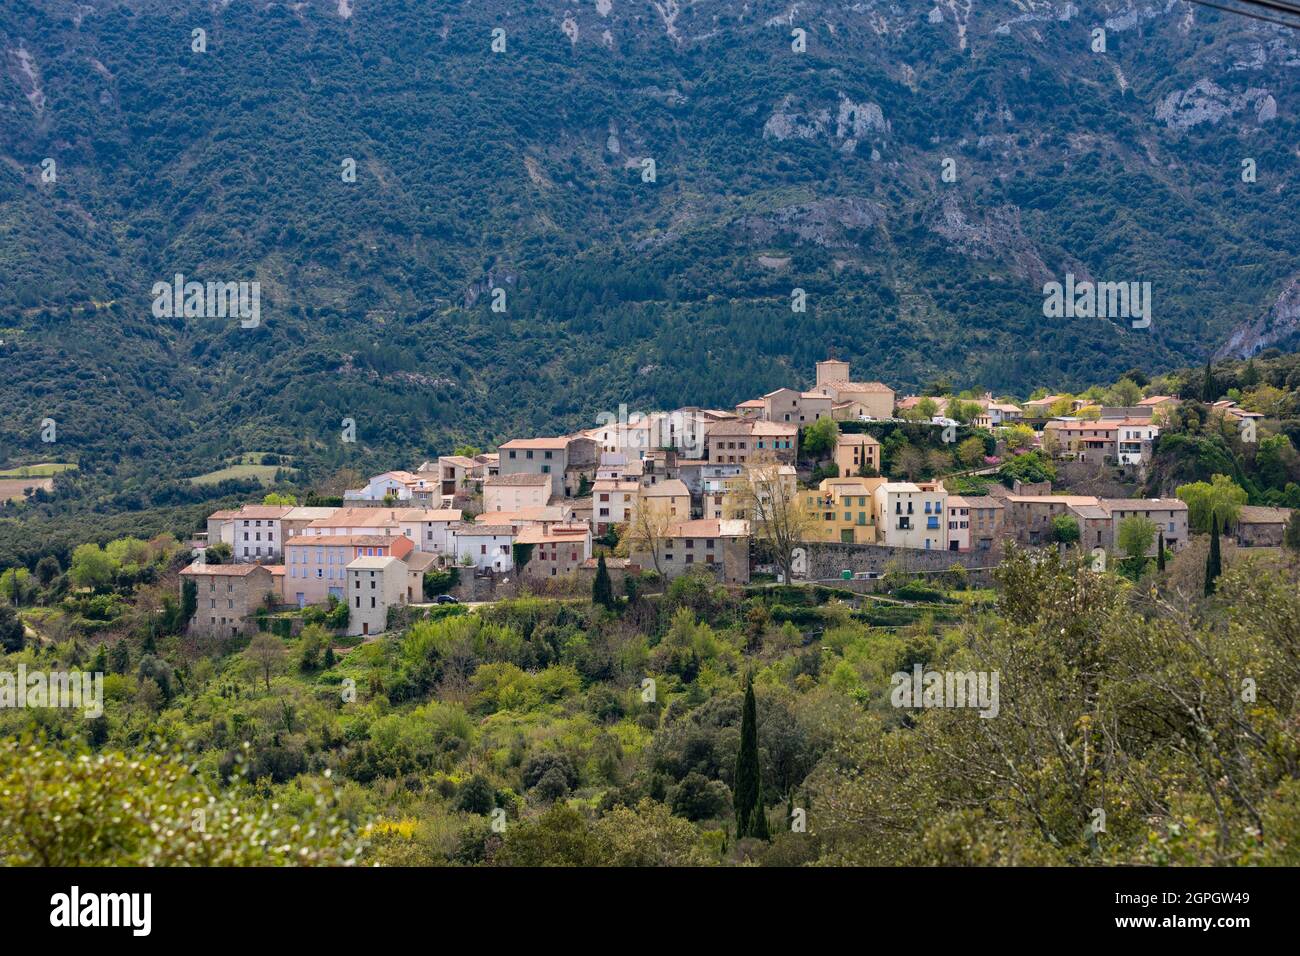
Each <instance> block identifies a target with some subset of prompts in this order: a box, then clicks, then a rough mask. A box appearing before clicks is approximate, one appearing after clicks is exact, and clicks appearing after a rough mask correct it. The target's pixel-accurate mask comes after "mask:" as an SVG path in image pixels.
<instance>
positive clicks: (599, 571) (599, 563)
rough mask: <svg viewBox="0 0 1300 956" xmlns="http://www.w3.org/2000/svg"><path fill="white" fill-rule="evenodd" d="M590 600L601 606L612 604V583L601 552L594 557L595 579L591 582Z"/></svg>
mask: <svg viewBox="0 0 1300 956" xmlns="http://www.w3.org/2000/svg"><path fill="white" fill-rule="evenodd" d="M591 600H592V603H593V604H599V605H600V606H601V607H607V608H613V606H614V584H613V582H611V581H610V579H609V568H607V567H605V556H604V555H603V554H602V555H601V556H600V557H599V558H597V559H596V580H595V581H593V582H592V584H591Z"/></svg>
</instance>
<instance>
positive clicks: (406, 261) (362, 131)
mask: <svg viewBox="0 0 1300 956" xmlns="http://www.w3.org/2000/svg"><path fill="white" fill-rule="evenodd" d="M197 29H201V30H203V31H204V34H205V37H206V52H202V53H199V52H194V51H193V48H192V37H193V31H194V30H197ZM1298 109H1300V32H1297V31H1284V30H1280V29H1275V28H1272V27H1268V26H1264V25H1261V24H1257V23H1253V22H1251V21H1249V20H1244V19H1241V18H1232V17H1228V16H1226V15H1224V14H1220V13H1215V12H1213V11H1206V10H1204V9H1201V8H1195V7H1192V6H1190V5H1188V4H1186V3H1184V2H1181V0H1138V2H1131V0H1102V2H1099V3H1095V4H1089V5H1087V6H1086V7H1085V6H1084V5H1080V4H1076V3H1071V2H1067V0H1050V2H1049V0H1017V2H1016V3H1015V4H1007V3H1005V2H996V3H995V2H988V0H903V2H900V0H852V2H847V0H573V2H565V3H551V2H537V0H474V2H469V0H459V2H458V0H448V2H445V3H438V4H430V3H428V2H426V0H383V2H378V0H346V2H344V0H300V2H295V3H291V4H285V3H281V2H271V0H231V2H225V0H15V2H11V3H5V4H0V209H3V214H2V215H3V219H2V220H0V221H2V224H3V228H0V333H3V335H2V336H0V337H2V338H3V339H4V342H5V346H4V347H5V348H6V349H10V350H13V352H12V354H13V356H14V357H15V359H16V361H15V363H14V367H15V368H16V369H17V371H16V372H15V373H14V374H13V375H12V376H10V377H9V378H8V379H6V380H4V381H3V382H0V409H8V410H9V411H0V441H14V442H26V441H30V429H29V428H27V427H26V422H25V419H24V418H23V414H25V412H23V413H20V412H21V411H22V410H24V409H26V407H27V404H26V403H27V399H28V397H29V396H30V395H32V394H39V395H41V396H42V397H43V399H45V400H47V401H48V402H49V403H51V404H55V405H58V404H60V403H69V404H75V403H79V402H85V403H87V404H88V405H91V406H95V407H97V408H100V409H104V410H105V411H103V413H102V414H103V416H105V417H106V418H107V417H112V418H114V420H116V418H117V417H119V416H121V417H126V418H129V419H131V420H132V421H133V422H134V427H136V428H137V429H138V430H139V431H140V432H141V433H151V432H153V431H154V430H156V429H158V428H159V427H163V428H164V430H166V429H171V430H172V431H175V433H176V434H177V435H178V436H183V434H184V429H180V428H176V427H174V426H175V424H176V422H177V421H178V420H179V419H187V420H192V421H193V422H196V423H211V424H212V425H214V426H215V428H214V430H215V431H219V432H222V433H223V434H224V433H226V432H229V433H230V434H231V435H235V434H238V435H241V436H249V435H258V434H264V433H268V432H271V431H274V434H275V441H276V442H283V441H289V440H290V439H289V438H285V437H284V435H285V434H288V435H290V436H292V435H298V434H299V433H303V434H302V435H301V436H300V437H301V440H302V441H303V442H305V443H313V442H314V443H316V444H318V445H319V444H324V439H320V438H318V436H315V435H314V434H312V433H310V428H308V427H303V428H298V429H297V430H296V431H295V430H294V429H288V430H286V429H284V428H282V427H281V428H278V430H275V429H273V428H272V426H273V425H275V424H276V423H278V422H281V421H282V420H283V418H284V416H285V415H286V414H293V415H301V416H306V414H307V413H306V411H304V409H307V408H311V409H317V410H320V411H319V413H317V412H316V411H313V413H312V414H313V416H314V418H313V419H312V420H313V421H315V420H319V421H321V422H324V421H329V420H335V421H337V419H338V418H340V417H342V416H343V415H344V414H348V412H347V411H346V410H344V409H343V408H341V407H339V406H342V405H346V404H347V403H349V402H357V401H359V402H361V403H365V402H367V401H373V402H374V403H375V407H377V408H383V409H385V414H391V410H392V409H394V408H398V407H402V408H411V407H414V408H415V409H416V411H415V412H412V413H409V416H408V417H409V423H408V422H404V423H403V425H404V426H405V425H408V424H409V428H407V429H406V432H407V434H408V435H415V436H421V437H424V436H439V435H442V434H444V432H443V431H442V430H443V429H449V428H452V427H453V424H454V427H457V428H459V429H461V431H463V432H465V433H466V434H468V433H470V432H472V433H473V434H475V435H476V436H479V437H480V438H488V437H491V436H493V435H495V434H496V430H497V429H504V428H506V427H518V426H519V424H520V418H521V416H522V415H524V414H527V415H529V416H532V415H535V416H536V417H537V418H538V419H539V420H540V421H547V422H549V423H550V424H552V425H553V424H554V421H555V420H556V419H557V418H560V417H563V416H566V415H567V416H571V417H572V418H573V419H575V420H577V419H578V418H579V416H583V415H586V414H587V412H588V411H589V408H588V406H594V405H595V404H597V403H601V402H604V403H606V404H608V403H610V402H612V403H613V404H614V405H615V406H616V405H617V403H618V401H621V400H623V399H625V398H628V397H633V398H634V399H635V400H636V401H644V402H645V403H646V404H647V405H649V404H656V403H660V402H663V403H672V402H675V401H678V400H679V399H680V398H681V397H682V395H683V393H684V392H685V391H686V390H687V389H688V388H689V389H691V390H692V391H693V394H692V399H693V400H696V401H700V402H714V403H718V404H723V405H725V404H726V403H728V402H731V401H735V400H738V399H743V398H746V397H748V395H749V393H750V392H752V391H753V389H754V388H755V387H760V388H763V387H773V386H775V385H776V384H785V383H787V382H789V381H791V380H792V376H794V375H802V374H803V370H804V369H806V368H807V367H810V365H811V361H812V360H813V359H814V358H815V357H816V356H814V355H813V354H812V353H813V351H814V350H816V351H821V350H824V349H825V348H828V347H834V348H836V349H838V350H839V351H840V352H841V354H843V355H845V356H846V357H848V358H852V359H854V360H855V361H858V362H864V363H867V364H869V365H870V367H871V368H872V369H873V374H874V375H875V376H877V377H881V378H885V379H888V380H889V381H891V382H892V383H894V384H896V385H898V386H899V387H901V388H912V387H917V386H919V385H922V384H924V383H925V382H927V381H930V380H932V379H933V378H935V377H938V376H941V375H942V376H947V377H949V378H950V379H952V380H953V381H954V382H957V383H959V384H962V385H965V384H980V385H983V386H985V387H989V388H992V389H994V390H995V391H997V390H1025V391H1027V390H1029V389H1031V388H1033V387H1035V386H1037V385H1040V384H1044V385H1047V384H1050V385H1051V386H1052V387H1076V386H1077V387H1083V386H1086V385H1087V384H1089V383H1090V382H1092V381H1096V380H1104V379H1109V378H1113V377H1115V375H1117V374H1119V373H1121V372H1123V371H1124V370H1126V369H1127V368H1130V367H1133V366H1135V365H1141V366H1144V367H1148V368H1159V367H1162V366H1172V365H1178V364H1186V363H1189V362H1199V361H1201V360H1203V358H1204V357H1205V355H1206V354H1207V353H1208V352H1209V351H1211V350H1213V349H1215V348H1216V347H1218V346H1219V345H1223V348H1224V350H1225V353H1227V352H1234V353H1235V352H1238V351H1241V350H1242V349H1258V348H1260V347H1262V345H1261V343H1279V342H1280V343H1285V342H1286V341H1287V336H1288V335H1289V334H1290V332H1289V331H1288V330H1289V329H1291V328H1292V327H1293V325H1294V321H1295V315H1294V295H1293V294H1289V293H1288V292H1287V291H1286V290H1287V289H1291V288H1293V282H1294V279H1293V276H1294V275H1295V263H1294V261H1293V259H1292V255H1293V253H1294V250H1295V249H1297V248H1300V218H1297V217H1294V216H1292V215H1290V213H1289V206H1288V203H1289V197H1293V196H1294V195H1295V191H1296V189H1297V188H1300V172H1298V171H1297V170H1298V169H1300V165H1298V164H1297V163H1296V161H1295V160H1296V146H1295V144H1296V143H1297V142H1300V120H1298V115H1300V114H1298V112H1297V111H1298ZM47 160H49V161H50V162H51V163H52V164H53V166H52V167H50V168H51V169H52V170H54V171H56V172H57V178H55V179H46V178H44V177H43V173H44V171H45V169H46V168H47V167H46V161H47ZM346 160H351V161H352V162H353V164H354V166H353V168H354V169H355V172H356V176H355V178H354V179H352V180H346V179H343V178H342V177H341V176H340V174H339V170H340V164H342V163H344V162H345V161H346ZM1248 171H1249V175H1247V172H1248ZM1291 205H1293V203H1291ZM178 271H179V272H184V273H186V274H187V275H192V276H193V277H195V278H197V279H200V280H208V279H216V280H225V281H230V280H251V279H257V280H258V281H260V282H261V283H262V286H263V316H264V321H263V324H262V327H261V330H260V331H259V332H258V333H257V334H256V335H255V336H241V335H240V334H237V333H236V332H232V330H231V329H229V328H225V327H222V326H221V325H219V324H217V323H197V322H180V321H178V322H173V323H158V322H156V321H153V320H152V317H151V316H150V314H149V299H148V290H149V288H150V286H151V284H152V283H153V282H154V281H157V280H158V279H159V278H161V277H166V276H170V275H173V274H174V273H175V272H178ZM1067 272H1070V273H1073V274H1074V275H1075V276H1077V277H1080V278H1082V277H1090V278H1091V279H1093V280H1095V281H1099V282H1108V283H1134V282H1150V283H1151V288H1152V297H1153V309H1152V324H1151V326H1150V328H1149V329H1148V330H1143V331H1137V330H1134V329H1132V328H1131V327H1130V325H1129V324H1128V323H1123V322H1114V321H1111V320H1109V319H1108V318H1105V317H1101V318H1097V319H1093V320H1072V321H1061V320H1050V319H1046V318H1045V316H1044V314H1043V291H1042V290H1043V286H1044V284H1045V283H1047V282H1049V281H1051V280H1061V279H1063V277H1064V275H1065V273H1067ZM1288 283H1292V285H1288ZM795 287H798V288H801V289H803V290H805V291H806V293H807V295H808V303H809V307H808V311H807V312H806V313H792V312H791V310H790V306H789V301H790V292H791V289H792V288H795ZM496 289H501V290H503V291H504V293H505V295H504V303H505V306H506V310H507V311H505V312H496V311H492V303H494V302H501V301H502V297H501V296H500V295H496V294H495V293H494V291H493V290H496ZM380 315H382V316H383V317H384V321H383V322H376V321H371V320H370V319H369V318H368V317H372V316H380ZM738 336H739V337H740V339H741V340H743V341H744V342H745V343H746V345H747V346H748V348H747V349H746V361H745V363H735V364H734V365H728V366H727V367H726V368H725V369H724V370H721V371H719V365H718V363H717V362H716V356H718V355H724V354H733V353H734V349H735V347H736V346H735V343H736V341H737V340H738V338H737V337H738ZM883 342H887V343H888V348H886V349H883V350H882V349H881V348H880V343H883ZM1223 343H1227V344H1226V345H1225V344H1223ZM96 349H99V350H100V352H103V351H104V350H107V351H109V352H110V353H111V360H112V363H115V364H114V365H113V374H106V373H105V372H104V369H103V367H102V365H103V363H104V362H105V361H106V359H105V358H104V355H102V354H99V352H96ZM304 355H307V356H310V358H309V359H304V358H303V356H304ZM344 355H349V356H354V362H355V365H356V367H357V368H358V369H361V368H367V367H368V368H373V369H374V370H375V371H376V372H378V373H379V374H378V376H377V378H376V381H379V382H386V381H389V380H391V376H392V373H394V372H402V373H409V374H408V375H407V378H406V379H404V381H409V382H415V383H421V382H429V383H440V382H449V381H450V382H456V383H457V387H458V389H459V390H460V391H461V393H462V394H460V395H458V396H456V398H455V399H454V400H453V399H452V398H451V397H450V396H448V395H445V394H441V393H439V392H438V390H437V389H436V388H434V387H432V386H430V387H429V388H427V389H425V388H424V386H422V385H421V386H418V387H417V386H413V387H412V388H413V389H414V391H415V392H416V393H417V394H416V401H415V402H414V404H412V402H411V401H410V400H409V399H410V396H409V392H410V391H411V390H412V389H407V391H406V392H403V393H402V394H401V395H391V396H390V395H384V396H381V397H377V396H373V395H370V394H369V393H367V392H366V391H365V390H364V389H365V387H366V386H364V385H363V386H360V388H361V389H362V390H361V391H357V390H356V389H353V390H352V391H350V392H348V393H346V394H344V393H340V392H339V391H338V390H337V389H336V388H335V384H336V383H335V382H334V381H333V380H331V379H330V378H329V377H328V374H327V372H326V371H322V370H328V369H332V368H337V367H339V365H340V364H341V363H342V362H343V358H342V356H344ZM597 356H598V358H597ZM367 362H369V363H370V364H369V365H367ZM119 366H120V367H119ZM647 367H654V368H655V369H656V372H655V374H653V375H638V374H637V369H641V368H647ZM864 367H865V366H864ZM69 369H72V370H73V371H72V372H71V373H69ZM83 371H84V372H85V374H78V373H79V372H83ZM290 376H292V377H293V379H294V381H295V382H296V383H298V384H300V385H303V383H306V385H305V387H304V388H300V389H298V390H297V392H298V393H302V392H304V391H305V392H306V393H307V394H308V395H309V396H310V397H309V398H297V399H293V400H291V398H290V396H289V395H287V394H286V393H285V390H284V389H283V387H282V383H283V382H284V381H285V380H286V378H288V377H290ZM411 376H415V377H414V378H412V377H411ZM358 378H362V377H361V376H358ZM366 381H369V379H366ZM122 382H133V383H142V384H141V386H140V387H141V388H142V389H145V390H146V391H147V390H149V389H152V390H153V391H154V392H156V393H158V395H159V396H161V395H165V396H166V398H165V399H163V398H161V397H156V398H155V399H154V400H152V401H153V404H152V405H151V404H150V401H151V400H148V399H139V398H135V397H133V398H132V400H131V401H129V402H128V401H124V400H123V398H122V395H120V394H117V393H115V392H114V389H115V388H119V387H120V383H122ZM244 393H248V394H250V395H256V396H260V398H259V400H257V401H253V400H248V401H240V400H237V399H232V397H231V396H234V395H241V394H244ZM506 393H509V394H511V395H512V399H513V401H512V402H511V403H510V407H509V408H507V407H505V406H504V405H503V404H502V403H500V402H499V401H496V400H495V398H494V396H498V395H501V394H506ZM132 394H133V395H134V393H132ZM556 396H563V397H562V398H557V397H556ZM287 405H292V408H290V409H289V411H286V408H285V406H287ZM520 407H525V408H527V409H529V411H528V412H527V413H520V412H518V411H517V409H518V408H520ZM600 407H604V406H603V405H602V406H600ZM453 420H454V421H453ZM160 423H161V426H160ZM96 434H98V431H97V430H95V429H88V430H87V435H88V436H92V437H93V436H94V435H96ZM88 440H89V439H88ZM104 440H105V441H107V438H105V439H104ZM178 440H179V439H178ZM254 440H255V439H254V438H252V437H242V438H240V441H241V442H243V443H244V444H247V443H249V442H252V441H254ZM393 440H394V441H397V440H399V439H393ZM401 440H405V439H401ZM110 452H111V450H108V451H106V453H110Z"/></svg>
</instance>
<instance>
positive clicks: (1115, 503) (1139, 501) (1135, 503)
mask: <svg viewBox="0 0 1300 956" xmlns="http://www.w3.org/2000/svg"><path fill="white" fill-rule="evenodd" d="M1097 504H1098V505H1100V506H1101V507H1102V508H1105V509H1106V510H1107V511H1186V510H1187V502H1185V501H1183V500H1181V499H1179V498H1100V499H1098V501H1097Z"/></svg>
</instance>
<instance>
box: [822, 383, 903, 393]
mask: <svg viewBox="0 0 1300 956" xmlns="http://www.w3.org/2000/svg"><path fill="white" fill-rule="evenodd" d="M822 386H824V387H826V388H833V389H835V390H836V391H837V392H877V393H880V394H885V393H888V394H890V395H893V394H894V390H893V389H892V388H890V387H889V386H888V385H886V384H885V383H884V382H845V381H839V380H837V381H834V382H823V383H822Z"/></svg>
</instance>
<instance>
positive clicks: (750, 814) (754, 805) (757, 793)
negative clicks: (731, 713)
mask: <svg viewBox="0 0 1300 956" xmlns="http://www.w3.org/2000/svg"><path fill="white" fill-rule="evenodd" d="M745 837H757V838H758V839H760V840H766V839H768V832H767V812H766V809H765V808H764V806H763V781H762V779H761V773H760V769H759V765H758V707H757V705H756V704H755V702H754V676H753V675H752V674H751V675H750V676H749V680H748V682H747V683H746V685H745V708H744V713H743V715H742V716H741V719H740V751H739V752H738V753H737V754H736V839H737V840H743V839H744V838H745Z"/></svg>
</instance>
